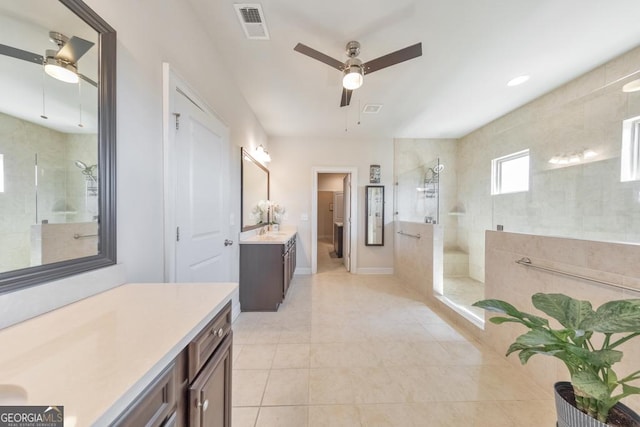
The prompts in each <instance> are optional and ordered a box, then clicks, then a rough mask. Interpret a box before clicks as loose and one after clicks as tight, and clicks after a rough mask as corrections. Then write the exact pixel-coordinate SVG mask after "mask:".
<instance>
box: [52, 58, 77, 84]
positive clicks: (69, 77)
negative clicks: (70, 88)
mask: <svg viewBox="0 0 640 427" xmlns="http://www.w3.org/2000/svg"><path fill="white" fill-rule="evenodd" d="M44 71H45V72H46V73H47V74H49V75H50V76H51V77H53V78H54V79H58V80H60V81H63V82H65V83H78V80H79V78H78V70H77V68H76V67H75V66H73V64H68V63H66V62H64V61H61V60H59V59H56V58H52V57H47V59H46V62H45V64H44Z"/></svg>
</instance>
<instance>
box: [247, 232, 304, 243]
mask: <svg viewBox="0 0 640 427" xmlns="http://www.w3.org/2000/svg"><path fill="white" fill-rule="evenodd" d="M273 233H274V232H268V233H266V234H263V235H254V236H251V237H247V238H244V239H241V240H240V241H239V244H241V245H284V244H285V243H287V242H288V241H289V240H290V239H291V238H292V237H294V236H295V235H296V234H297V233H298V230H282V231H278V232H276V233H278V234H275V235H274V234H273ZM264 236H268V237H271V238H265V237H264Z"/></svg>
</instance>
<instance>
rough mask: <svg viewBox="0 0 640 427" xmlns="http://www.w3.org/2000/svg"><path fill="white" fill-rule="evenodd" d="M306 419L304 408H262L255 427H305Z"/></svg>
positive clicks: (306, 409)
mask: <svg viewBox="0 0 640 427" xmlns="http://www.w3.org/2000/svg"><path fill="white" fill-rule="evenodd" d="M308 418H309V410H308V408H307V407H306V406H263V407H262V408H260V412H259V413H258V421H257V422H256V427H306V426H307V425H308V423H309V419H308Z"/></svg>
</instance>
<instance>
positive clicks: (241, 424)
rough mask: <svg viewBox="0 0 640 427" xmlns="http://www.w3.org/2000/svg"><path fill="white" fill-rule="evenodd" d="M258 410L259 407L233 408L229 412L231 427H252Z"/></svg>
mask: <svg viewBox="0 0 640 427" xmlns="http://www.w3.org/2000/svg"><path fill="white" fill-rule="evenodd" d="M259 410H260V407H259V406H255V407H237V408H233V409H232V410H231V425H232V426H233V427H254V426H255V425H256V419H257V418H258V411H259Z"/></svg>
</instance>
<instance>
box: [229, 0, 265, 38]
mask: <svg viewBox="0 0 640 427" xmlns="http://www.w3.org/2000/svg"><path fill="white" fill-rule="evenodd" d="M233 7H235V8H236V14H237V15H238V19H239V20H240V25H241V26H242V29H243V30H244V34H245V36H247V38H248V39H250V40H269V30H267V23H266V22H265V20H264V13H263V12H262V6H260V4H258V3H253V4H249V3H236V4H234V5H233Z"/></svg>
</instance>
